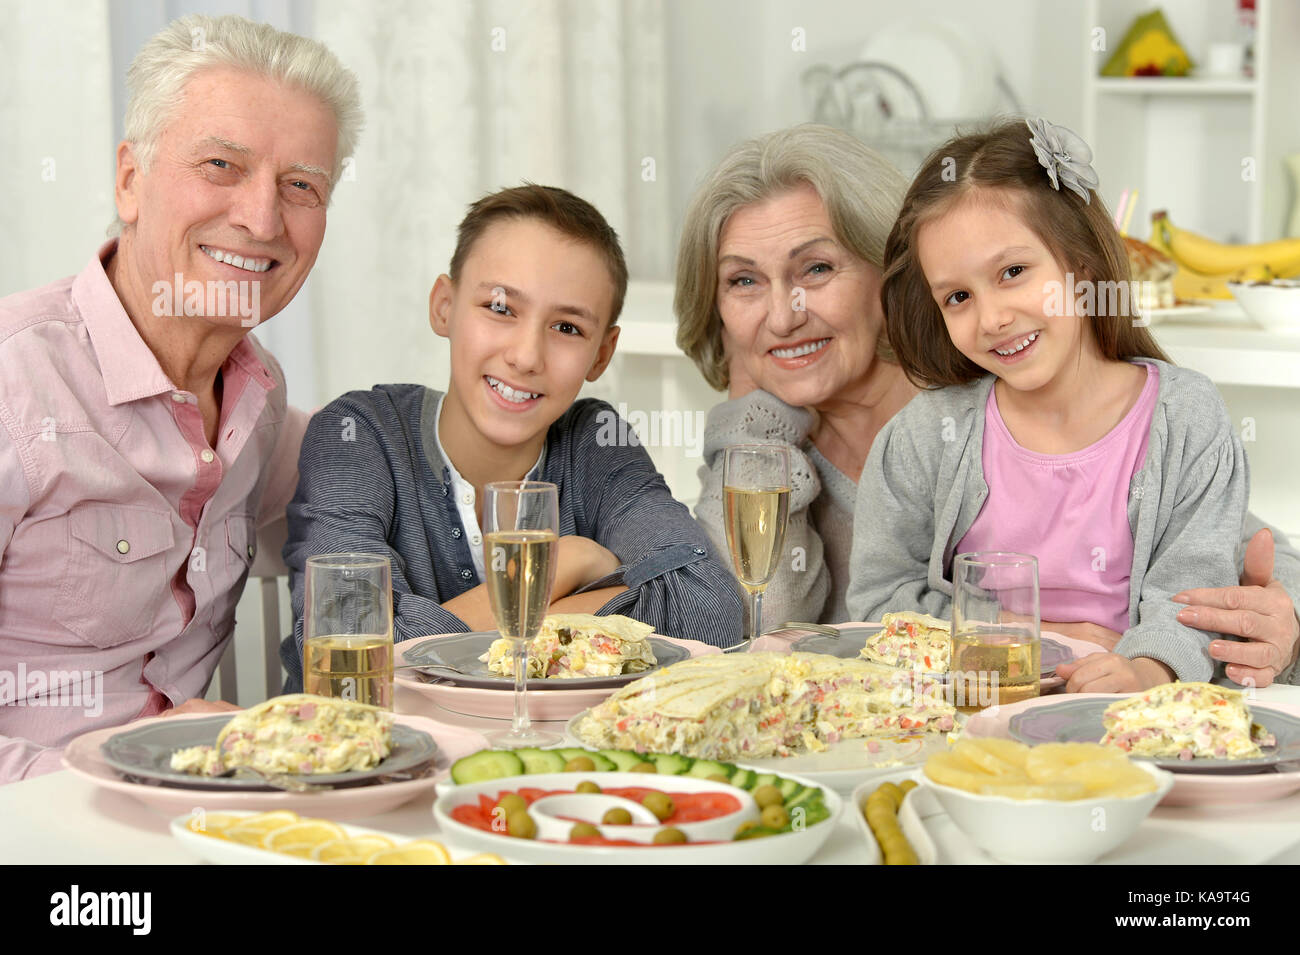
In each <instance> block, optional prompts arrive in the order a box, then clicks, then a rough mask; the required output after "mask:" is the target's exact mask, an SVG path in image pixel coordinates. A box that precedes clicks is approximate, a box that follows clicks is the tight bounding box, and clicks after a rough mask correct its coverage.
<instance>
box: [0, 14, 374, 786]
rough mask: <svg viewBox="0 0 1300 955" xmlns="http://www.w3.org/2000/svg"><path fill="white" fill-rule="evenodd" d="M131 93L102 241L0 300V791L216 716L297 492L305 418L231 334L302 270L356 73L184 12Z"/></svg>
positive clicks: (291, 285)
mask: <svg viewBox="0 0 1300 955" xmlns="http://www.w3.org/2000/svg"><path fill="white" fill-rule="evenodd" d="M128 84H129V86H130V103H129V105H128V107H127V116H126V138H125V140H124V141H123V142H122V143H121V144H120V145H119V146H118V149H117V175H116V203H117V211H118V217H119V220H120V236H119V237H118V238H116V239H113V240H111V241H109V242H107V243H106V244H105V245H104V246H103V247H102V248H100V249H99V251H98V252H97V253H96V254H95V256H94V257H93V258H92V259H91V260H90V262H89V264H88V265H87V266H86V268H85V269H84V270H83V271H82V272H81V273H80V274H79V275H77V276H74V277H69V278H66V279H63V280H61V281H58V282H55V283H53V284H51V285H48V286H46V287H44V288H40V289H35V290H33V291H29V292H22V293H19V294H17V295H12V296H9V297H8V298H5V299H3V300H0V367H3V368H4V369H5V372H4V375H3V377H0V782H7V781H12V780H15V779H21V778H23V777H26V776H32V775H36V774H40V773H44V772H50V771H53V770H55V769H58V768H59V766H60V750H61V748H62V747H63V746H64V745H66V744H67V743H68V741H69V740H70V739H72V738H73V737H74V736H77V735H78V734H80V733H84V732H86V731H87V730H90V729H95V728H97V727H102V726H112V725H117V724H121V723H126V722H128V721H130V720H132V719H137V718H140V717H144V716H150V715H155V714H159V713H162V712H164V711H166V710H168V709H171V708H173V707H175V709H174V710H173V711H174V712H183V711H194V710H203V709H209V708H221V707H224V706H226V705H225V704H208V703H205V702H203V701H202V700H201V699H195V697H199V696H201V694H202V693H203V692H204V689H205V688H206V687H207V685H208V682H209V680H210V679H211V677H212V673H213V671H214V670H215V668H216V665H217V662H218V660H219V659H220V657H221V654H222V652H223V650H224V649H225V646H226V643H227V641H228V640H229V639H230V637H231V634H232V632H233V628H234V612H235V604H236V603H237V601H238V599H239V595H240V591H241V590H242V588H243V584H244V579H245V577H246V576H247V573H248V568H249V566H250V565H251V564H252V562H253V557H254V555H255V553H256V545H257V539H256V528H257V527H258V526H261V525H263V524H266V523H270V522H272V521H275V520H278V519H280V518H282V517H283V515H284V509H285V505H286V503H287V502H288V500H289V499H290V497H291V496H292V494H293V491H294V487H295V485H296V483H297V460H298V451H299V446H300V443H301V439H302V433H303V430H304V428H305V425H306V419H305V416H304V415H303V414H302V413H301V412H299V411H296V410H294V409H291V408H288V407H287V405H286V401H285V387H284V379H283V375H282V373H281V371H280V367H279V365H278V364H277V363H276V361H275V359H274V358H272V357H271V355H270V354H269V353H268V352H267V351H266V350H265V349H263V348H262V346H261V345H259V344H258V342H257V340H256V339H255V338H254V337H253V336H252V335H250V334H249V329H250V328H251V327H253V326H255V325H256V324H257V323H258V322H260V321H265V320H266V319H268V318H270V317H271V316H273V315H275V314H276V313H277V312H278V311H280V310H281V309H282V308H283V307H284V306H285V305H286V304H287V303H288V302H289V301H290V300H291V299H292V298H293V296H294V295H295V294H296V293H297V291H298V289H299V288H301V287H302V284H303V281H304V280H305V279H306V278H307V273H308V272H309V271H310V270H311V267H312V264H313V263H314V262H315V260H316V254H317V252H318V251H319V249H320V245H321V240H322V238H323V237H324V234H325V210H326V206H327V205H328V202H329V199H330V193H331V190H332V188H333V186H334V184H335V183H336V182H337V181H338V179H339V174H340V171H341V168H342V161H343V158H344V157H346V156H348V155H350V154H351V150H352V146H353V143H354V141H355V138H356V135H357V132H358V129H359V127H360V121H361V115H360V99H359V95H358V92H357V87H356V79H355V77H354V76H353V75H352V74H351V73H350V72H349V71H348V70H346V69H344V68H343V66H342V65H341V64H340V63H339V62H338V60H337V59H336V58H335V57H334V55H333V54H331V53H330V52H329V51H328V50H327V49H325V48H324V47H323V46H322V45H321V44H319V43H317V42H315V41H312V40H307V39H305V38H303V37H298V36H294V35H292V34H287V33H281V32H279V31H276V30H274V29H272V28H271V27H268V26H265V25H262V24H255V23H252V22H250V21H247V20H244V19H241V18H238V17H221V18H218V19H212V18H208V17H200V16H192V17H186V18H184V19H182V20H178V21H175V22H173V23H172V24H170V25H169V26H168V27H167V28H166V29H164V30H163V31H162V32H161V33H159V34H157V35H156V36H154V37H153V38H152V39H150V40H149V42H148V43H146V44H145V46H144V48H143V49H142V50H141V51H140V54H139V55H138V56H137V57H136V59H135V62H134V63H133V64H132V65H131V69H130V71H129V73H128ZM187 701H188V702H187Z"/></svg>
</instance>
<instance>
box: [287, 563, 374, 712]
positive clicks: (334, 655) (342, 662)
mask: <svg viewBox="0 0 1300 955" xmlns="http://www.w3.org/2000/svg"><path fill="white" fill-rule="evenodd" d="M306 589H307V593H306V597H305V600H304V603H303V621H302V636H303V666H302V673H303V689H304V690H305V691H306V692H307V693H315V694H317V695H319V696H329V697H334V698H336V699H344V700H355V701H356V702H358V703H370V704H372V705H374V706H382V707H384V708H385V709H390V710H391V709H392V708H393V584H392V563H391V562H390V561H389V559H388V558H387V557H384V556H382V555H379V554H318V555H316V556H315V557H309V558H307V580H306Z"/></svg>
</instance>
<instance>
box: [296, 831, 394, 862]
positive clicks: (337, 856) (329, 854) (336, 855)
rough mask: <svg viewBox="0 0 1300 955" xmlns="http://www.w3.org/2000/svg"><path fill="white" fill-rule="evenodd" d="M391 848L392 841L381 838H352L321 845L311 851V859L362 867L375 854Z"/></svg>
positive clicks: (334, 840)
mask: <svg viewBox="0 0 1300 955" xmlns="http://www.w3.org/2000/svg"><path fill="white" fill-rule="evenodd" d="M391 848H393V840H392V839H386V838H384V837H383V836H353V837H352V838H351V839H333V840H331V841H329V842H325V843H322V844H320V845H318V846H316V848H315V849H314V850H313V851H312V855H311V857H312V858H313V859H315V860H316V861H317V862H329V863H332V864H334V865H364V864H365V861H366V860H367V859H369V858H370V857H371V856H372V855H374V854H375V853H376V852H379V851H380V850H381V849H391Z"/></svg>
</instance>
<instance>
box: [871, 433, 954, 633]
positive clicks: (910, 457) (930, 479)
mask: <svg viewBox="0 0 1300 955" xmlns="http://www.w3.org/2000/svg"><path fill="white" fill-rule="evenodd" d="M909 417H910V416H909V415H907V414H906V409H905V411H904V412H903V413H900V415H897V416H895V417H894V419H893V420H891V421H890V422H889V423H888V424H886V425H885V427H884V428H882V429H881V431H880V434H879V435H877V436H876V440H875V443H874V444H873V445H872V447H871V453H870V454H869V455H868V456H867V462H866V465H865V466H864V467H863V469H862V477H861V479H860V480H859V481H858V497H857V503H856V505H855V508H854V512H853V553H852V557H851V558H850V560H849V573H850V579H849V589H848V596H847V602H848V610H849V616H850V617H851V618H852V619H853V620H879V619H880V616H881V614H885V613H891V612H894V611H899V610H919V611H921V612H923V613H928V614H931V615H933V616H936V617H946V616H948V614H949V610H950V608H951V606H952V598H951V596H950V595H949V594H945V593H942V592H940V591H937V590H934V589H932V588H931V587H930V583H929V570H930V552H931V550H932V549H933V547H934V514H935V506H936V505H935V500H934V496H935V477H934V476H935V475H936V474H937V473H938V469H939V462H940V458H941V456H942V455H941V453H939V454H926V453H924V452H923V450H922V449H921V448H920V447H919V446H918V443H917V442H916V441H914V440H913V437H912V435H911V434H909V432H908V428H907V425H908V423H909V422H908V421H906V420H905V419H906V418H909ZM931 458H932V460H930V459H931Z"/></svg>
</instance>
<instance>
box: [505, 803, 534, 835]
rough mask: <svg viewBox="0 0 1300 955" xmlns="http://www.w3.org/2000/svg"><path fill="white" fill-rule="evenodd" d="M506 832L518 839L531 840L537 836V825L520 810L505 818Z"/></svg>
mask: <svg viewBox="0 0 1300 955" xmlns="http://www.w3.org/2000/svg"><path fill="white" fill-rule="evenodd" d="M506 832H508V833H510V835H512V836H516V837H518V838H520V839H532V838H534V837H535V836H536V835H537V823H535V822H533V817H532V816H530V815H528V813H526V812H524V811H523V810H522V809H521V810H519V811H518V812H512V813H511V814H510V815H508V816H506Z"/></svg>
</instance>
